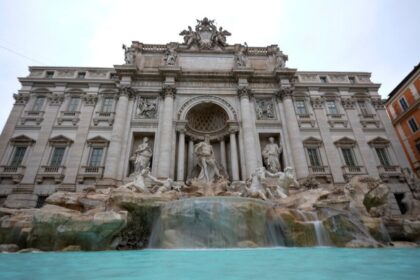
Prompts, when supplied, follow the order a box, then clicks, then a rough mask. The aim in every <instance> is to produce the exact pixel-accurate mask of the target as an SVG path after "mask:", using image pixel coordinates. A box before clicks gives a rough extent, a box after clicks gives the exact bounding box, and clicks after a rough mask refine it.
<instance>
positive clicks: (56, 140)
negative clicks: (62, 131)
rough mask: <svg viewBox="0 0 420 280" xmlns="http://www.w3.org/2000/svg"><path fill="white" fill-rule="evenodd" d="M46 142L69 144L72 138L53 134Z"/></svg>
mask: <svg viewBox="0 0 420 280" xmlns="http://www.w3.org/2000/svg"><path fill="white" fill-rule="evenodd" d="M48 142H50V143H56V144H58V143H61V144H71V143H73V140H72V139H70V138H68V137H66V136H64V135H57V136H54V137H52V138H50V139H49V140H48Z"/></svg>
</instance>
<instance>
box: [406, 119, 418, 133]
mask: <svg viewBox="0 0 420 280" xmlns="http://www.w3.org/2000/svg"><path fill="white" fill-rule="evenodd" d="M408 125H409V126H410V128H411V131H413V133H414V132H416V131H417V130H419V127H418V126H417V122H416V120H415V119H414V118H411V119H409V120H408Z"/></svg>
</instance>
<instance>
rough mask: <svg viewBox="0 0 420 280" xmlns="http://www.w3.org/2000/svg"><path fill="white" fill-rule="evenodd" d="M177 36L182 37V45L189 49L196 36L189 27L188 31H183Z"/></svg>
mask: <svg viewBox="0 0 420 280" xmlns="http://www.w3.org/2000/svg"><path fill="white" fill-rule="evenodd" d="M179 35H181V36H184V44H185V45H187V46H188V47H190V46H191V45H192V44H193V43H194V42H195V41H196V40H197V35H196V33H195V32H194V31H193V30H192V28H191V26H188V30H183V31H182V32H181V33H179Z"/></svg>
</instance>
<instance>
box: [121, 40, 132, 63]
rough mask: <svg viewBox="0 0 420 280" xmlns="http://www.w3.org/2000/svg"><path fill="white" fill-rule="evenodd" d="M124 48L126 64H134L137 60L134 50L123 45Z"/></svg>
mask: <svg viewBox="0 0 420 280" xmlns="http://www.w3.org/2000/svg"><path fill="white" fill-rule="evenodd" d="M122 48H123V50H124V61H125V64H134V59H135V53H134V48H132V47H127V46H126V45H124V44H123V45H122Z"/></svg>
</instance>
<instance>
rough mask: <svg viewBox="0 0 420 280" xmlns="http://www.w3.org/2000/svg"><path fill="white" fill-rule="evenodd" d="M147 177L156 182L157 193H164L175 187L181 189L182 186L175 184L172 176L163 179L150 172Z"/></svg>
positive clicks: (155, 190)
mask: <svg viewBox="0 0 420 280" xmlns="http://www.w3.org/2000/svg"><path fill="white" fill-rule="evenodd" d="M147 177H148V178H149V179H150V180H151V181H152V182H153V183H154V184H155V187H154V188H153V189H154V193H155V194H162V193H164V192H167V191H170V190H172V189H175V190H177V191H180V190H181V186H179V185H177V184H175V182H174V181H173V180H172V179H171V178H167V179H162V180H161V179H158V178H156V177H154V176H153V175H151V174H148V176H147Z"/></svg>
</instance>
